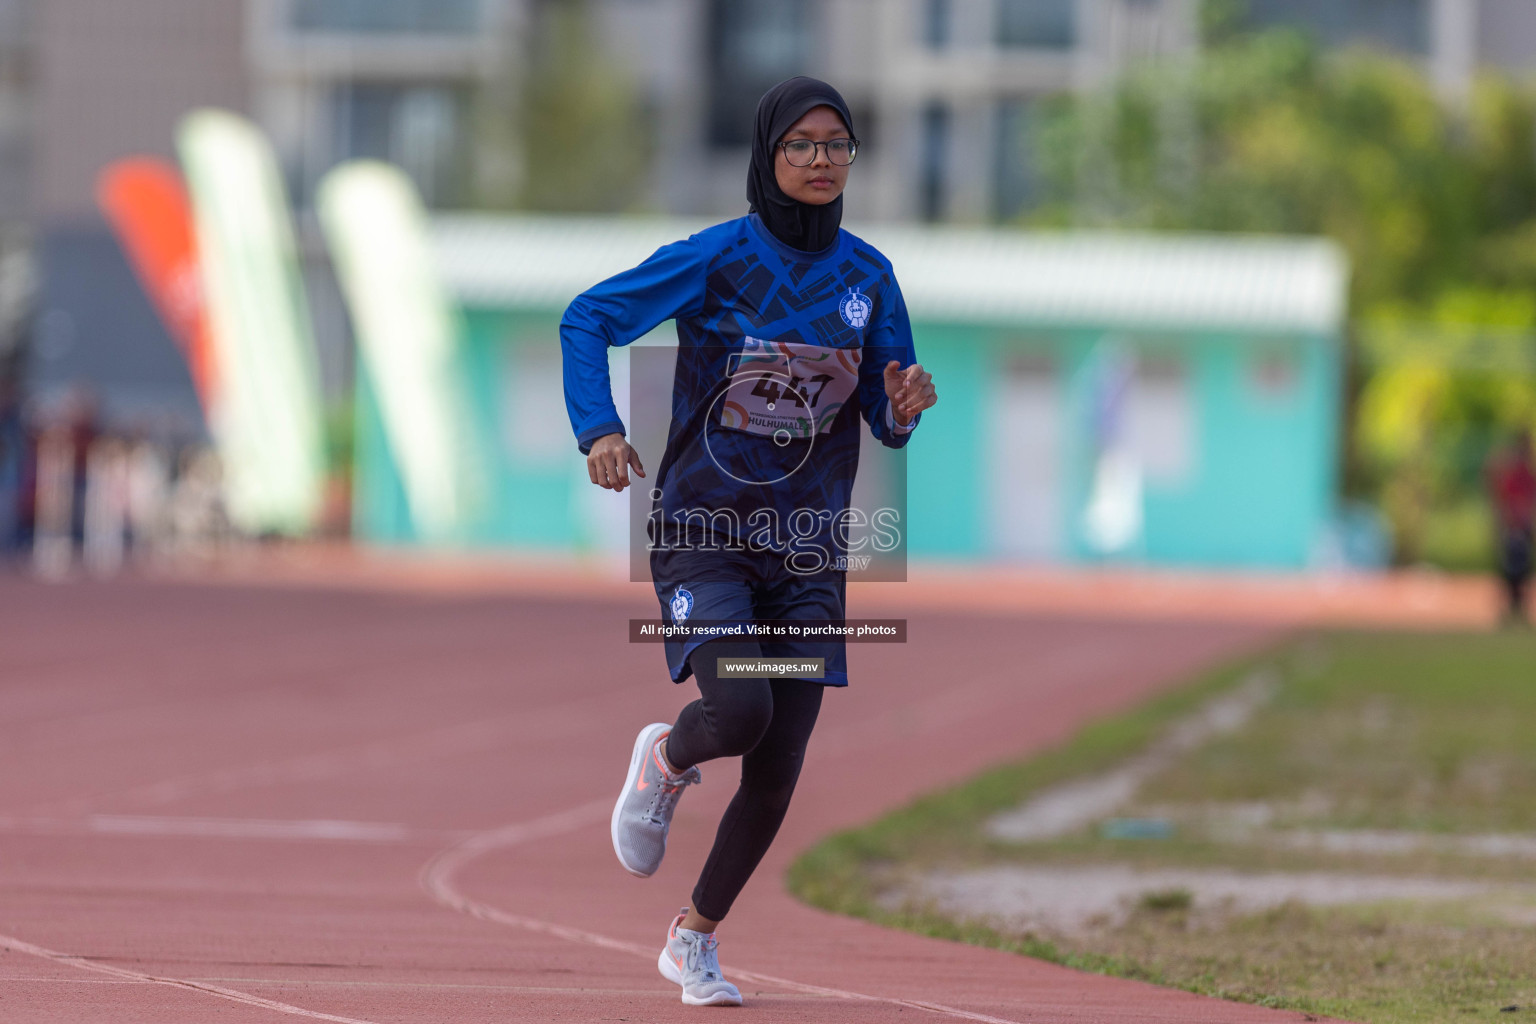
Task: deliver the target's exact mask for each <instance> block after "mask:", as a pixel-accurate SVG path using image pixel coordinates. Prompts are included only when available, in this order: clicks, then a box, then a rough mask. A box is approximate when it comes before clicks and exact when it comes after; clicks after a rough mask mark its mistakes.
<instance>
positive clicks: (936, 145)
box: [918, 103, 949, 221]
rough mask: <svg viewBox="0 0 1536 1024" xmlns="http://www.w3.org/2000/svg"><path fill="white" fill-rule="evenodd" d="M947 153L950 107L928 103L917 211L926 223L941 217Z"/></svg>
mask: <svg viewBox="0 0 1536 1024" xmlns="http://www.w3.org/2000/svg"><path fill="white" fill-rule="evenodd" d="M948 150H949V108H948V107H946V106H944V105H943V104H941V103H934V104H931V105H930V106H929V107H928V108H927V109H925V110H924V111H923V164H922V177H921V179H920V182H919V188H920V189H921V192H920V194H919V196H918V204H919V207H920V210H919V212H920V213H921V215H922V218H923V219H924V220H927V221H935V220H938V219H940V218H941V217H943V216H944V198H945V197H944V192H945V187H944V184H945V182H944V179H945V177H946V175H945V163H946V161H945V157H946V155H947V154H948Z"/></svg>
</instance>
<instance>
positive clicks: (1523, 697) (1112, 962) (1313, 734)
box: [788, 633, 1536, 1024]
mask: <svg viewBox="0 0 1536 1024" xmlns="http://www.w3.org/2000/svg"><path fill="white" fill-rule="evenodd" d="M1260 664H1265V665H1270V666H1273V667H1274V668H1275V669H1276V670H1277V671H1278V674H1279V677H1280V679H1281V686H1280V689H1279V691H1278V693H1277V694H1276V697H1275V699H1274V700H1273V701H1272V702H1271V703H1270V704H1269V705H1268V706H1266V707H1265V708H1263V709H1261V710H1260V711H1259V712H1258V713H1257V714H1256V715H1255V716H1254V717H1253V718H1252V720H1251V721H1250V722H1249V723H1248V724H1247V725H1246V726H1245V727H1244V728H1242V729H1241V730H1239V731H1238V732H1236V733H1234V734H1231V735H1229V736H1225V737H1221V738H1217V739H1214V740H1212V741H1210V742H1208V743H1206V744H1205V745H1204V746H1202V747H1201V748H1199V749H1197V750H1195V751H1194V752H1192V753H1191V754H1189V755H1187V756H1185V757H1183V758H1181V759H1179V760H1178V761H1176V762H1175V763H1173V764H1172V765H1171V766H1170V767H1169V768H1168V769H1167V770H1165V771H1163V772H1162V773H1160V774H1159V775H1157V776H1155V777H1154V778H1152V779H1151V780H1150V781H1149V782H1148V784H1147V785H1146V786H1145V787H1144V788H1143V791H1142V792H1141V794H1139V796H1138V798H1137V805H1138V807H1137V808H1131V809H1129V810H1128V811H1127V812H1126V813H1132V814H1135V813H1138V808H1140V809H1141V812H1142V813H1145V812H1146V811H1147V809H1149V808H1150V809H1152V810H1154V811H1155V810H1156V809H1159V808H1162V809H1167V808H1170V807H1171V808H1175V809H1177V808H1180V807H1190V808H1199V807H1205V806H1208V805H1209V804H1210V803H1211V802H1217V803H1222V804H1225V803H1254V802H1262V803H1265V804H1267V805H1270V806H1273V807H1276V808H1278V809H1279V810H1278V811H1277V817H1276V820H1275V822H1274V824H1275V825H1276V826H1277V827H1282V828H1283V827H1295V826H1300V827H1306V828H1330V829H1341V828H1342V829H1349V828H1373V829H1393V830H1414V831H1421V832H1431V833H1439V834H1456V833H1483V832H1516V831H1518V832H1536V800H1533V799H1532V795H1533V794H1536V637H1533V636H1532V635H1531V634H1527V633H1511V634H1498V635H1467V634H1463V635H1406V634H1365V633H1340V634H1332V635H1326V636H1317V637H1307V638H1302V639H1299V640H1296V641H1294V642H1292V643H1290V644H1288V645H1286V646H1285V647H1282V648H1279V649H1277V650H1275V651H1272V652H1269V653H1268V654H1266V655H1265V656H1263V657H1261V658H1258V659H1251V660H1249V661H1245V662H1242V663H1239V664H1234V665H1229V666H1225V667H1223V668H1220V669H1218V670H1215V671H1213V672H1210V673H1207V674H1206V675H1204V676H1203V677H1201V678H1199V679H1197V680H1194V681H1192V682H1191V683H1190V684H1189V685H1187V686H1185V687H1183V688H1181V689H1179V690H1178V691H1177V692H1175V693H1172V694H1170V695H1168V696H1165V697H1162V698H1159V699H1158V700H1155V701H1153V702H1151V703H1149V704H1147V705H1145V706H1143V707H1141V708H1138V709H1136V710H1133V711H1131V712H1129V713H1127V714H1124V715H1120V716H1117V717H1115V718H1112V719H1108V720H1105V721H1102V722H1098V723H1095V724H1093V725H1091V726H1089V727H1088V728H1086V729H1084V730H1083V731H1082V732H1081V733H1080V734H1079V735H1077V736H1076V737H1075V738H1074V739H1072V740H1071V741H1070V742H1068V743H1066V744H1065V745H1063V746H1062V747H1060V748H1058V749H1055V750H1051V751H1048V752H1045V753H1043V754H1041V755H1040V756H1037V757H1034V758H1031V759H1030V760H1028V761H1024V762H1020V763H1017V764H1010V765H1006V766H1003V767H1000V768H998V769H995V770H993V771H990V772H988V773H986V774H984V775H982V776H980V777H978V778H976V779H973V780H972V781H970V782H968V783H966V784H964V785H961V786H959V787H957V788H955V789H952V790H950V791H947V792H944V793H939V794H935V795H932V796H929V797H926V798H924V799H922V800H919V801H917V802H916V803H914V804H912V805H911V806H909V807H906V808H903V809H901V810H899V811H897V812H895V813H893V814H891V815H889V816H887V817H885V818H883V819H881V820H879V821H877V822H874V823H872V824H870V825H868V826H866V827H863V828H859V829H855V830H851V831H847V832H843V833H839V834H837V835H834V836H832V837H830V838H828V839H827V840H826V841H824V842H822V843H821V844H819V845H818V846H816V847H814V848H813V849H811V850H810V851H808V852H807V853H806V854H805V855H803V856H802V857H801V858H799V860H797V861H796V863H795V864H794V865H792V867H791V869H790V872H789V877H788V882H789V885H790V888H791V890H792V891H793V892H794V893H796V895H798V896H799V897H800V898H801V899H803V900H805V901H807V902H809V903H812V904H814V905H817V906H820V907H824V908H826V909H829V910H833V911H837V912H841V913H846V914H852V915H855V916H860V917H866V918H869V919H872V920H875V921H879V922H881V923H884V924H887V925H892V926H895V927H902V928H908V929H911V930H914V931H918V932H921V933H924V934H929V935H934V936H938V937H943V938H948V939H953V940H957V941H963V942H971V943H975V944H979V945H986V946H992V947H997V948H1002V949H1008V950H1012V951H1015V952H1018V953H1021V954H1024V955H1028V956H1034V957H1039V958H1042V959H1046V960H1050V961H1053V962H1056V963H1062V964H1066V965H1068V966H1072V967H1077V968H1081V969H1084V970H1090V971H1097V972H1101V973H1107V974H1115V975H1120V976H1125V977H1132V978H1138V979H1142V980H1146V981H1152V982H1155V983H1158V984H1164V985H1171V986H1176V987H1180V988H1185V989H1189V990H1191V991H1195V992H1201V993H1206V994H1211V995H1218V996H1223V997H1226V998H1232V999H1241V1000H1244V1001H1249V1002H1256V1003H1260V1004H1263V1005H1269V1006H1276V1007H1285V1008H1290V1009H1295V1010H1302V1011H1306V1012H1311V1013H1318V1014H1325V1015H1330V1016H1337V1017H1341V1018H1344V1019H1349V1020H1357V1021H1365V1022H1369V1024H1421V1022H1422V1024H1428V1022H1440V1021H1445V1020H1476V1019H1479V1018H1482V1017H1488V1018H1492V1019H1500V1020H1519V1019H1524V1018H1527V1017H1529V1018H1531V1019H1536V1009H1532V1007H1533V1005H1536V929H1533V928H1532V927H1531V926H1530V925H1529V924H1527V923H1518V922H1512V921H1511V920H1509V919H1508V918H1507V917H1501V916H1499V915H1490V914H1489V913H1487V912H1486V911H1485V910H1482V909H1479V908H1477V907H1472V906H1456V907H1444V906H1426V905H1414V904H1382V905H1376V906H1371V907H1342V908H1329V909H1318V908H1307V907H1301V906H1293V905H1287V906H1285V907H1282V908H1279V909H1277V910H1273V911H1270V912H1267V913H1263V914H1256V915H1248V916H1231V915H1228V916H1225V917H1222V916H1220V915H1217V916H1212V915H1195V914H1193V913H1191V904H1192V898H1191V894H1190V893H1188V892H1184V891H1181V890H1172V891H1166V892H1154V893H1149V894H1148V895H1147V896H1146V897H1145V898H1144V899H1143V900H1142V902H1141V903H1140V905H1138V906H1137V907H1136V908H1134V909H1133V911H1132V912H1131V914H1130V915H1129V917H1128V918H1127V920H1126V921H1125V922H1124V923H1123V924H1121V925H1118V926H1107V925H1106V926H1104V927H1099V928H1095V929H1093V930H1091V931H1090V932H1088V933H1083V934H1074V935H1051V934H1037V933H1019V934H1015V933H1010V932H1009V931H1008V930H1007V929H1006V927H1004V926H1001V925H999V924H997V923H995V922H993V923H978V922H976V921H967V920H951V919H949V918H947V917H945V916H943V915H941V914H938V913H936V912H934V911H933V909H932V908H930V907H926V906H922V905H917V904H914V903H913V902H912V901H911V900H906V901H902V900H901V899H899V898H897V899H893V898H892V895H891V894H892V893H893V892H895V893H897V894H899V893H900V891H901V885H902V882H903V880H904V879H909V878H911V877H913V876H914V875H915V874H918V873H921V872H924V871H927V870H931V869H934V868H939V867H942V868H946V869H951V870H953V869H963V868H965V867H969V866H980V865H984V864H986V865H990V864H1005V863H1010V862H1012V863H1039V862H1068V863H1075V864H1081V863H1085V862H1113V863H1128V864H1133V865H1138V866H1146V867H1160V866H1161V867H1167V866H1180V867H1191V866H1209V867H1221V868H1226V869H1237V870H1328V871H1356V872H1364V873H1373V874H1403V875H1427V874H1428V875H1442V876H1449V877H1476V878H1480V879H1485V880H1492V881H1498V880H1501V879H1502V880H1508V881H1513V882H1522V883H1529V882H1530V881H1531V880H1532V878H1533V877H1536V865H1533V864H1532V863H1531V862H1530V861H1518V860H1500V859H1497V858H1473V857H1470V856H1464V855H1457V854H1450V853H1416V854H1412V855H1402V854H1347V855H1346V854H1323V853H1318V852H1312V851H1301V850H1294V849H1286V848H1283V847H1278V846H1274V845H1267V844H1264V843H1262V842H1258V843H1251V844H1234V843H1231V842H1221V841H1217V840H1216V839H1215V838H1212V837H1211V836H1209V835H1205V834H1202V833H1201V832H1200V831H1199V829H1197V828H1185V827H1183V826H1182V825H1181V827H1180V828H1179V830H1178V832H1177V834H1176V835H1175V836H1174V837H1173V838H1171V839H1166V840H1125V839H1122V840H1110V839H1103V838H1100V837H1099V836H1098V835H1097V832H1096V830H1091V829H1090V830H1085V831H1084V832H1083V833H1082V834H1079V835H1074V836H1069V837H1065V838H1062V839H1060V840H1056V841H1052V842H1046V843H1036V844H1029V845H1024V846H1021V845H1016V844H1007V843H1002V842H999V841H996V840H993V839H991V838H989V837H988V836H987V835H986V834H985V833H984V831H983V829H982V825H983V824H984V822H985V821H986V820H987V819H988V818H989V817H991V816H992V815H993V814H996V813H997V812H999V811H1002V810H1005V809H1008V808H1012V807H1015V806H1017V805H1018V804H1019V803H1021V802H1022V801H1023V800H1025V799H1026V798H1027V797H1028V796H1029V795H1030V794H1031V793H1034V792H1036V791H1038V790H1040V789H1042V788H1045V787H1048V786H1050V785H1052V784H1054V783H1058V782H1061V781H1065V780H1067V779H1071V778H1076V777H1080V776H1083V775H1089V774H1093V773H1095V772H1098V771H1102V770H1105V769H1107V768H1109V767H1112V766H1114V765H1116V764H1118V763H1119V762H1120V761H1122V760H1123V759H1125V758H1127V757H1129V756H1131V755H1133V754H1135V753H1136V752H1138V751H1139V750H1141V749H1142V748H1144V747H1145V746H1146V745H1147V744H1148V743H1149V742H1150V741H1151V740H1153V739H1154V738H1155V737H1156V736H1158V735H1159V733H1160V732H1161V731H1162V730H1163V729H1165V728H1166V727H1167V726H1168V725H1169V724H1170V723H1172V722H1174V721H1176V720H1177V719H1179V718H1181V717H1183V716H1185V715H1187V714H1188V713H1190V712H1191V711H1192V710H1194V709H1195V708H1197V707H1198V706H1200V705H1201V704H1202V703H1204V702H1205V701H1206V700H1207V699H1209V698H1210V697H1211V696H1212V695H1213V694H1215V693H1218V692H1220V691H1221V690H1223V689H1225V688H1227V687H1230V686H1232V685H1233V684H1234V683H1235V682H1236V681H1238V680H1239V679H1241V678H1243V677H1245V676H1246V675H1247V674H1248V673H1249V672H1251V671H1252V670H1253V669H1254V668H1255V667H1256V666H1257V665H1260ZM1510 1005H1518V1006H1520V1007H1521V1009H1520V1010H1519V1011H1515V1012H1501V1009H1502V1008H1503V1007H1505V1006H1510Z"/></svg>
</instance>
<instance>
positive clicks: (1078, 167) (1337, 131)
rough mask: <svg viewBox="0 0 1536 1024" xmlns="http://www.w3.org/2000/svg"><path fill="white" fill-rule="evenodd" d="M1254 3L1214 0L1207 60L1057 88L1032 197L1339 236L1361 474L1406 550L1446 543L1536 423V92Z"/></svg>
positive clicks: (1164, 220) (1165, 220) (1089, 213)
mask: <svg viewBox="0 0 1536 1024" xmlns="http://www.w3.org/2000/svg"><path fill="white" fill-rule="evenodd" d="M1232 9H1234V5H1233V4H1231V3H1227V4H1224V5H1208V6H1207V8H1206V10H1207V13H1208V17H1207V20H1206V28H1207V32H1208V35H1207V46H1206V49H1205V50H1204V51H1203V52H1202V53H1201V54H1200V56H1199V58H1198V61H1197V62H1196V63H1195V64H1194V65H1193V66H1189V65H1187V64H1186V65H1185V66H1183V67H1175V66H1170V65H1168V64H1162V65H1149V66H1145V67H1141V68H1137V69H1134V70H1133V71H1132V72H1131V73H1129V74H1128V75H1126V76H1125V77H1123V78H1122V79H1120V80H1119V81H1118V82H1116V83H1114V84H1113V85H1112V86H1110V87H1109V88H1107V89H1105V90H1104V91H1102V92H1100V93H1097V94H1089V95H1084V96H1077V97H1063V98H1060V99H1058V100H1056V101H1055V102H1054V103H1053V104H1052V106H1051V109H1050V111H1049V113H1048V115H1047V117H1046V125H1045V128H1044V130H1043V132H1042V134H1041V136H1040V148H1041V151H1042V157H1041V164H1042V166H1041V172H1042V177H1043V179H1044V183H1045V195H1046V200H1045V202H1044V204H1043V205H1042V206H1041V207H1040V208H1038V209H1037V210H1036V211H1034V212H1033V214H1032V215H1030V216H1029V218H1028V219H1030V220H1032V221H1033V222H1034V223H1037V224H1047V225H1055V226H1067V225H1088V226H1096V227H1120V228H1136V229H1150V230H1158V229H1171V230H1199V231H1245V232H1265V233H1281V234H1290V233H1299V234H1321V235H1327V236H1329V237H1331V238H1333V239H1335V240H1336V241H1338V242H1339V243H1340V244H1341V245H1342V246H1343V247H1344V248H1345V250H1346V251H1347V252H1348V254H1349V256H1350V259H1351V264H1352V278H1351V299H1352V308H1353V309H1354V310H1355V321H1354V324H1353V326H1352V334H1353V335H1354V336H1355V337H1356V338H1357V339H1359V342H1358V351H1357V353H1356V355H1357V356H1358V357H1359V360H1360V362H1359V367H1360V370H1361V373H1360V374H1359V377H1358V384H1359V392H1358V396H1357V397H1358V402H1357V403H1355V404H1354V405H1353V407H1352V408H1353V411H1354V412H1355V413H1356V417H1355V419H1354V430H1353V431H1352V440H1353V445H1354V449H1353V451H1352V452H1351V453H1350V456H1351V458H1350V460H1349V461H1350V464H1351V465H1352V467H1354V470H1355V472H1354V473H1353V474H1352V476H1351V481H1350V486H1351V488H1352V489H1353V490H1355V491H1356V492H1358V493H1361V494H1363V495H1365V496H1368V497H1372V498H1375V499H1376V500H1378V501H1379V502H1380V503H1381V505H1382V507H1383V508H1384V509H1385V510H1386V511H1387V513H1388V514H1389V516H1390V517H1391V519H1392V521H1393V522H1394V524H1395V525H1396V527H1397V531H1398V536H1399V542H1400V555H1401V556H1402V557H1404V558H1407V559H1417V558H1419V557H1421V556H1424V555H1431V556H1432V555H1434V554H1435V548H1436V543H1435V542H1434V541H1433V540H1432V539H1431V538H1432V537H1433V536H1434V535H1435V534H1436V529H1437V527H1436V523H1435V518H1436V516H1437V515H1442V514H1448V512H1447V510H1450V509H1453V508H1456V509H1463V510H1464V509H1465V508H1466V507H1468V503H1469V502H1475V501H1480V500H1481V481H1480V470H1481V465H1482V454H1483V452H1484V451H1485V450H1486V448H1487V447H1488V446H1489V444H1491V443H1492V442H1493V440H1494V439H1495V438H1496V437H1497V436H1498V435H1499V434H1500V433H1501V432H1507V431H1509V430H1510V429H1512V428H1514V427H1517V426H1522V425H1533V424H1536V384H1533V380H1536V378H1533V372H1536V365H1533V361H1532V355H1533V353H1532V349H1533V342H1532V338H1533V336H1536V309H1533V303H1532V300H1531V294H1532V289H1536V95H1533V92H1532V90H1531V89H1530V88H1527V87H1523V86H1520V85H1517V84H1516V83H1514V82H1513V81H1511V80H1510V79H1508V78H1506V77H1500V76H1497V75H1484V76H1482V77H1480V78H1478V79H1477V80H1476V82H1475V83H1474V86H1473V89H1472V91H1471V95H1470V97H1469V98H1468V100H1467V102H1466V103H1465V104H1464V105H1462V106H1459V107H1457V106H1450V105H1447V104H1446V103H1444V102H1442V101H1441V100H1440V99H1439V98H1438V97H1437V96H1436V95H1435V94H1434V91H1433V89H1432V88H1431V85H1430V83H1429V81H1428V80H1427V78H1426V76H1425V75H1424V73H1423V72H1422V71H1421V70H1420V69H1419V68H1418V67H1417V66H1416V65H1415V64H1413V63H1412V62H1410V61H1408V60H1405V59H1402V58H1398V57H1394V56H1391V55H1388V54H1385V53H1380V52H1374V51H1368V50H1360V49H1356V50H1346V51H1341V52H1334V53H1325V52H1323V51H1322V50H1320V48H1319V47H1318V46H1317V45H1316V44H1315V43H1314V42H1312V41H1311V40H1309V39H1308V38H1306V37H1305V36H1303V35H1301V34H1300V33H1297V32H1294V31H1290V30H1268V31H1262V32H1243V31H1240V30H1239V29H1238V28H1237V26H1238V25H1239V24H1240V23H1239V22H1238V21H1236V20H1234V19H1233V18H1232V17H1231V16H1230V11H1231V10H1232ZM1223 10H1225V11H1226V12H1228V13H1227V14H1223ZM1170 168H1182V169H1185V170H1183V172H1182V173H1170ZM1352 397H1355V396H1352ZM1459 514H1461V518H1462V519H1463V520H1465V521H1467V522H1471V518H1472V517H1469V516H1468V515H1466V514H1464V513H1459ZM1470 529H1471V527H1469V528H1468V530H1470ZM1468 530H1463V533H1466V532H1468ZM1442 532H1443V531H1442ZM1458 543H1459V544H1460V548H1461V549H1463V550H1464V551H1470V549H1471V543H1470V542H1458ZM1470 557H1471V556H1470V555H1468V556H1467V558H1470ZM1457 560H1462V561H1465V560H1467V559H1461V558H1458V559H1457Z"/></svg>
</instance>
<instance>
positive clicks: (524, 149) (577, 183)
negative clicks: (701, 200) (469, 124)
mask: <svg viewBox="0 0 1536 1024" xmlns="http://www.w3.org/2000/svg"><path fill="white" fill-rule="evenodd" d="M512 49H513V52H515V53H519V54H520V56H519V57H518V58H517V61H518V63H517V66H515V67H509V68H507V69H505V72H504V74H503V75H501V76H500V77H499V79H498V80H497V81H494V82H492V83H491V84H490V85H488V86H487V87H486V88H485V89H484V90H483V91H482V93H481V95H480V97H479V103H478V110H477V117H476V121H477V124H478V130H479V138H478V141H479V146H478V147H477V148H478V152H477V163H478V165H479V170H480V174H479V176H478V181H479V189H478V194H477V205H478V206H480V207H482V208H490V209H524V210H543V211H552V212H594V213H613V212H619V211H623V210H627V209H630V208H632V207H634V206H635V204H636V203H638V202H639V201H640V200H641V199H642V197H643V194H644V188H645V184H646V181H647V179H648V172H649V170H650V167H651V158H652V151H653V146H652V138H653V135H654V122H655V118H654V116H653V114H652V112H651V111H649V110H647V109H646V107H645V105H644V104H643V102H642V101H641V100H640V99H639V98H638V97H639V93H638V91H637V90H636V89H635V87H634V83H633V81H631V80H630V78H629V76H628V75H627V74H626V73H625V71H624V69H623V67H622V62H621V61H619V60H616V59H615V55H614V54H611V53H609V52H608V51H607V50H606V49H605V48H604V47H603V46H602V45H601V43H600V41H599V40H597V39H596V38H595V34H594V31H593V24H592V14H591V9H590V4H589V3H588V2H587V0H540V2H538V3H535V4H534V5H533V6H532V10H531V12H530V17H529V21H528V32H527V36H526V38H525V39H524V40H522V43H521V45H519V46H516V47H513V48H512Z"/></svg>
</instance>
